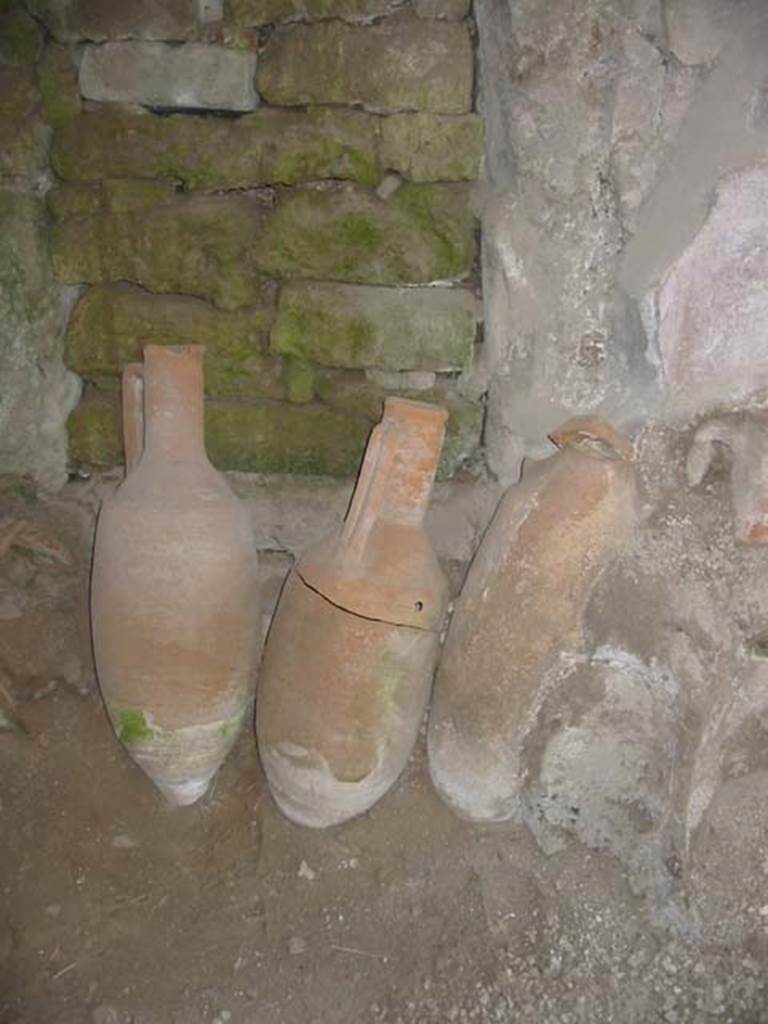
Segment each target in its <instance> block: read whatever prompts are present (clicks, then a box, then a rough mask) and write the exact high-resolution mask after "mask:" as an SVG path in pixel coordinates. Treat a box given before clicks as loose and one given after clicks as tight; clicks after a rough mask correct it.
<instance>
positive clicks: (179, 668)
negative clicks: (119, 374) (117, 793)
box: [91, 345, 259, 804]
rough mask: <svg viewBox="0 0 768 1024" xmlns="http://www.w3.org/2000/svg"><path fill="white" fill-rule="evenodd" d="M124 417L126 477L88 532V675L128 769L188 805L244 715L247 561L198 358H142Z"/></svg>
mask: <svg viewBox="0 0 768 1024" xmlns="http://www.w3.org/2000/svg"><path fill="white" fill-rule="evenodd" d="M142 381H143V384H142ZM142 391H143V409H142ZM123 407H124V409H123V416H124V436H125V445H126V478H125V481H124V482H123V484H122V485H121V486H120V487H119V488H118V490H117V492H116V493H115V494H114V495H113V496H112V497H110V498H108V499H107V500H106V501H105V502H104V504H103V506H102V509H101V513H100V515H99V520H98V524H97V529H96V544H95V550H94V561H93V573H92V582H91V621H92V628H93V647H94V653H95V656H96V669H97V673H98V677H99V683H100V685H101V692H102V694H103V697H104V702H105V704H106V706H107V711H108V712H109V717H110V719H111V721H112V725H113V726H114V729H115V732H116V733H117V735H118V738H119V739H120V740H121V741H122V743H123V745H124V746H125V748H126V750H127V751H128V753H129V754H130V756H131V757H132V758H133V760H134V761H135V762H136V763H137V764H138V765H139V766H140V767H141V768H142V769H143V770H144V771H145V772H146V773H147V775H148V776H149V777H150V778H151V779H152V781H153V782H154V783H155V785H156V786H157V787H158V789H159V790H160V791H161V792H162V793H163V794H164V795H165V796H166V798H167V799H168V800H169V801H170V802H171V803H173V804H191V803H194V801H195V800H197V799H198V798H199V797H200V796H202V795H203V793H205V791H206V789H207V788H208V784H209V783H210V781H211V779H212V778H213V776H214V775H215V773H216V771H217V770H218V768H219V766H220V765H221V763H222V762H223V760H224V758H225V757H226V756H227V754H228V753H229V750H230V749H231V747H232V745H233V743H234V741H235V739H236V737H237V733H238V731H239V729H240V726H241V725H242V723H243V721H244V719H245V717H246V715H247V713H248V710H249V708H250V706H251V703H252V695H253V685H254V671H255V665H254V661H255V655H256V647H255V636H256V629H255V626H256V623H257V622H258V612H259V609H258V578H257V557H256V550H255V546H254V540H253V535H252V530H251V526H250V522H249V517H248V513H247V511H246V509H245V507H244V505H243V504H242V503H241V502H240V501H239V500H238V498H236V497H235V495H234V494H233V492H232V491H231V489H230V487H229V485H228V484H227V482H226V480H225V479H224V477H223V476H222V475H221V474H220V473H218V472H217V471H216V470H215V469H214V468H213V466H212V465H211V464H210V462H209V461H208V458H207V456H206V453H205V446H204V440H203V348H202V346H199V345H188V346H179V347H166V346H158V345H149V346H147V348H146V349H145V350H144V370H143V374H142V373H141V367H140V366H137V365H135V364H133V365H131V366H129V367H127V368H126V371H125V373H124V379H123ZM142 419H143V429H142ZM142 435H143V450H142Z"/></svg>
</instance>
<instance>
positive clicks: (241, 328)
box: [66, 284, 286, 398]
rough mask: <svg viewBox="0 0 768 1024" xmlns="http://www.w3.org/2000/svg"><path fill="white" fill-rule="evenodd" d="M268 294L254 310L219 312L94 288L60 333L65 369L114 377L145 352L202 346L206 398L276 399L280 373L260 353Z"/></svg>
mask: <svg viewBox="0 0 768 1024" xmlns="http://www.w3.org/2000/svg"><path fill="white" fill-rule="evenodd" d="M270 293H271V289H265V294H264V295H263V297H262V304H261V306H259V307H256V308H251V309H243V310H239V311H237V312H226V311H224V310H218V309H215V308H214V307H213V306H210V305H209V304H208V303H207V302H203V301H201V300H200V299H194V298H191V297H189V296H182V295H151V294H149V293H148V292H145V291H143V290H142V289H140V288H134V287H132V286H130V285H119V284H118V285H97V286H96V287H95V288H90V289H89V290H88V291H87V292H86V293H85V295H84V296H83V297H82V299H81V300H80V302H79V303H78V305H77V306H76V307H75V310H74V312H73V314H72V317H71V319H70V322H69V327H68V329H67V357H66V358H67V363H68V365H69V366H70V367H71V368H72V369H73V370H75V371H76V372H77V373H79V374H80V376H82V377H85V378H86V379H88V380H99V381H101V380H102V379H103V378H104V377H105V376H106V377H109V376H113V377H117V376H118V375H119V374H120V373H121V372H122V370H123V367H124V366H125V364H126V363H129V362H136V361H138V360H140V359H141V353H142V350H143V348H144V346H145V345H149V344H152V345H185V344H190V343H193V344H196V345H205V387H206V393H207V394H209V395H212V396H214V397H218V398H246V397H254V396H255V397H265V398H283V397H285V394H286V384H285V382H284V379H283V378H284V370H283V366H282V364H281V361H280V360H279V359H271V358H269V357H268V356H267V355H265V354H264V349H265V347H266V342H267V337H268V332H269V325H270V322H271V320H272V317H273V309H272V305H273V301H272V296H271V294H270Z"/></svg>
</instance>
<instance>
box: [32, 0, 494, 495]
mask: <svg viewBox="0 0 768 1024" xmlns="http://www.w3.org/2000/svg"><path fill="white" fill-rule="evenodd" d="M34 8H35V14H36V16H37V17H38V18H39V19H40V20H41V21H42V22H44V24H45V26H46V27H47V29H48V31H49V32H50V35H51V39H50V40H49V42H48V43H47V45H46V48H45V51H44V53H43V54H42V56H41V63H40V68H41V91H42V95H43V97H44V99H45V103H46V107H47V110H48V118H49V120H50V121H51V122H52V123H53V126H54V128H53V139H52V143H51V161H52V166H53V169H54V172H55V175H56V183H55V187H54V188H53V189H52V190H51V191H50V192H49V193H48V196H47V201H48V210H49V215H50V218H51V222H52V227H51V255H52V260H53V267H54V270H55V273H56V275H57V277H58V279H59V280H60V281H61V282H62V283H64V284H68V285H79V286H84V288H83V291H82V294H81V295H80V298H79V300H78V302H77V305H76V307H75V309H74V311H73V313H72V316H71V319H70V321H69V325H68V329H67V336H66V355H65V359H66V362H67V365H68V366H69V367H70V368H71V369H72V370H74V371H75V372H76V373H77V374H79V375H80V377H82V378H83V380H84V381H85V382H86V386H85V389H84V393H83V398H82V401H81V402H80V404H79V405H78V407H77V408H76V409H75V411H74V412H73V414H72V415H71V417H70V419H69V425H68V430H69V445H70V458H71V460H72V461H74V462H76V463H83V464H87V465H94V466H99V465H112V464H115V463H116V462H119V461H121V440H120V436H119V416H118V385H119V373H120V370H121V368H122V366H123V365H124V364H125V363H126V362H127V361H130V360H133V359H136V358H137V357H138V356H139V354H140V350H141V347H142V346H143V345H145V344H147V343H149V342H152V343H168V344H179V343H185V342H200V343H203V344H205V345H206V347H207V355H206V359H207V364H206V386H207V390H208V402H207V428H206V429H207V443H208V448H209V453H210V455H211V457H212V459H213V461H214V462H215V463H216V465H217V466H219V467H220V468H223V469H238V470H246V471H263V472H285V473H319V474H328V475H334V476H346V475H350V474H353V473H354V472H355V471H356V469H357V466H358V463H359V459H360V456H361V454H362V451H363V448H364V445H365V441H366V438H367V435H368V432H369V430H370V427H371V425H372V423H374V422H375V421H376V420H377V419H378V417H379V414H380V409H381V403H382V400H383V397H384V396H385V395H387V394H402V395H407V396H410V397H419V398H422V399H424V400H427V401H436V402H441V403H444V404H445V405H446V406H447V407H448V409H449V411H450V420H449V427H448V440H447V443H446V450H445V455H444V459H443V464H442V467H441V472H442V475H444V476H446V475H451V474H453V473H454V472H455V470H456V469H457V468H458V467H459V466H460V465H461V464H462V463H463V462H464V461H465V460H467V459H468V458H469V457H471V455H472V453H473V452H474V451H475V450H476V449H477V446H478V444H479V441H480V432H481V426H482V395H481V392H482V385H481V384H480V383H479V382H478V374H477V373H475V372H474V365H475V353H476V349H477V345H478V326H477V321H478V317H479V313H478V310H479V299H478V295H477V273H478V268H477V259H478V254H477V247H476V234H477V226H476V222H475V219H474V215H473V212H472V208H471V196H470V193H471V187H472V186H471V182H472V180H473V179H474V178H475V176H476V174H477V173H478V166H479V161H480V155H481V150H482V122H481V120H480V118H479V116H478V115H477V114H476V113H474V112H473V90H474V52H473V44H472V23H471V20H470V18H469V11H468V3H467V2H466V0H439V2H437V0H413V2H409V3H403V2H394V0H335V2H334V0H228V2H225V4H224V7H223V10H220V9H218V8H217V5H216V4H210V3H209V4H206V5H201V4H199V3H197V2H194V3H193V2H192V0H175V2H173V3H165V4H158V3H150V2H139V0H133V2H128V3H123V4H120V5H117V4H109V5H108V4H103V3H97V2H95V0H35V4H34ZM212 18H213V19H218V20H210V19H212Z"/></svg>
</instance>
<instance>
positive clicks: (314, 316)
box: [271, 283, 476, 370]
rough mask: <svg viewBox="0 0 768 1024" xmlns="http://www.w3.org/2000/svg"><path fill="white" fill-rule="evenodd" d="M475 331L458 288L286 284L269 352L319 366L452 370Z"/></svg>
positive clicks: (466, 295)
mask: <svg viewBox="0 0 768 1024" xmlns="http://www.w3.org/2000/svg"><path fill="white" fill-rule="evenodd" d="M475 333H476V323H475V300H474V296H473V295H472V294H471V293H470V292H467V291H463V290H460V289H448V288H373V287H364V286H359V285H344V284H318V283H311V284H286V285H284V286H283V288H282V289H281V292H280V300H279V306H278V315H277V319H276V321H275V324H274V327H273V328H272V335H271V346H272V350H273V351H274V352H277V353H280V354H283V355H293V356H298V357H300V358H305V359H309V360H311V361H312V362H315V363H320V364H321V365H322V366H337V367H346V368H348V369H359V368H365V367H377V368H379V369H382V370H459V369H464V368H465V367H466V366H467V365H468V364H469V362H470V360H471V358H472V348H473V343H474V339H475Z"/></svg>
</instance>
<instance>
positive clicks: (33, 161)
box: [0, 66, 50, 180]
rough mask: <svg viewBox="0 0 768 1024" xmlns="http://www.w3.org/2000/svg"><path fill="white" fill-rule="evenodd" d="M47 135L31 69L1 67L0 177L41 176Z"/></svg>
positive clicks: (46, 146) (46, 159)
mask: <svg viewBox="0 0 768 1024" xmlns="http://www.w3.org/2000/svg"><path fill="white" fill-rule="evenodd" d="M49 135H50V130H49V129H48V128H47V126H46V125H45V124H43V122H42V120H41V119H40V93H39V91H38V88H37V83H36V81H35V73H34V71H33V70H31V69H27V68H16V67H3V66H0V180H1V179H3V178H26V179H30V178H36V177H38V176H39V175H42V174H43V172H44V170H45V168H46V166H47V163H48V138H49Z"/></svg>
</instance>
